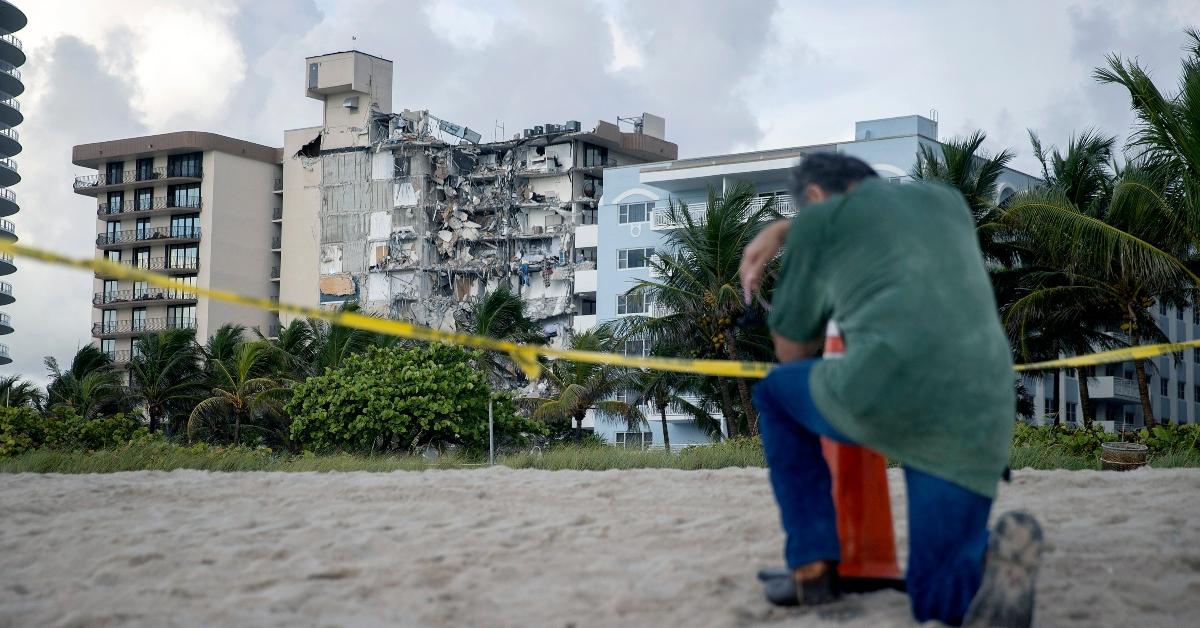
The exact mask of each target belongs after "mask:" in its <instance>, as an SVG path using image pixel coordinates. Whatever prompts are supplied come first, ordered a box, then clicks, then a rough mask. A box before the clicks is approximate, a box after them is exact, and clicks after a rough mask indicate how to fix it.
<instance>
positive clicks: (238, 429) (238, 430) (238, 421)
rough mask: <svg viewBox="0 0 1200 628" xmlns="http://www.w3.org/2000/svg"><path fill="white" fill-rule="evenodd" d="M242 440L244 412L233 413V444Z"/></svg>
mask: <svg viewBox="0 0 1200 628" xmlns="http://www.w3.org/2000/svg"><path fill="white" fill-rule="evenodd" d="M241 442H242V413H241V412H234V413H233V444H234V445H237V444H240V443H241Z"/></svg>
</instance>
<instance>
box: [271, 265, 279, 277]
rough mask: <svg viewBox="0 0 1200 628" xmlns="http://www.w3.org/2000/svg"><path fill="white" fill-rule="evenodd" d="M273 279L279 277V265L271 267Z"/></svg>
mask: <svg viewBox="0 0 1200 628" xmlns="http://www.w3.org/2000/svg"><path fill="white" fill-rule="evenodd" d="M271 279H279V267H278V266H272V267H271Z"/></svg>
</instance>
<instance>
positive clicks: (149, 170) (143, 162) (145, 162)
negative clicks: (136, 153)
mask: <svg viewBox="0 0 1200 628" xmlns="http://www.w3.org/2000/svg"><path fill="white" fill-rule="evenodd" d="M153 178H154V158H153V157H146V158H145V159H139V160H137V180H138V181H149V180H150V179H153Z"/></svg>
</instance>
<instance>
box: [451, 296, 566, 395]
mask: <svg viewBox="0 0 1200 628" xmlns="http://www.w3.org/2000/svg"><path fill="white" fill-rule="evenodd" d="M455 323H456V325H457V327H458V329H459V331H462V332H465V333H469V334H476V335H480V336H490V337H492V338H496V339H498V340H507V341H510V342H519V343H524V344H539V345H540V344H545V343H546V340H547V338H546V333H545V332H544V331H542V328H541V327H540V326H539V325H538V324H537V323H535V322H533V320H532V319H530V318H529V317H528V316H527V315H526V314H525V302H524V301H523V300H522V299H521V297H520V296H518V295H517V294H515V293H514V292H512V290H510V289H509V288H508V286H507V285H501V286H500V287H499V288H497V289H495V290H492V291H491V292H487V293H485V294H484V295H483V296H481V297H480V298H479V299H478V300H477V301H475V302H474V303H473V304H471V309H470V310H467V311H460V312H459V314H458V315H457V316H456V317H455ZM486 355H487V358H486V359H487V367H488V371H489V372H488V378H489V380H490V381H492V382H493V383H495V384H499V383H502V382H512V381H513V380H514V379H516V378H517V377H519V374H520V370H519V369H515V368H513V364H512V361H511V360H510V359H509V358H508V356H506V355H502V354H499V353H497V352H494V351H489V352H487V354H486Z"/></svg>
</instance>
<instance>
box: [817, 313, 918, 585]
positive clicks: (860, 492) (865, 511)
mask: <svg viewBox="0 0 1200 628" xmlns="http://www.w3.org/2000/svg"><path fill="white" fill-rule="evenodd" d="M845 352H846V344H845V341H844V340H843V339H842V335H841V331H840V330H839V329H838V327H837V324H835V323H834V322H833V321H830V322H829V325H828V327H827V328H826V330H825V357H826V358H837V357H839V356H841V355H842V354H843V353H845ZM821 450H822V452H823V453H824V454H825V462H826V463H827V464H828V465H829V472H830V474H831V475H832V476H833V504H834V508H835V509H836V510H837V526H838V538H839V539H840V540H841V543H842V561H841V563H840V564H839V565H838V574H839V575H841V576H842V577H844V578H872V579H880V580H895V579H899V578H900V566H899V563H898V562H897V561H896V536H895V532H894V531H893V530H892V503H891V498H890V496H889V495H888V481H887V461H886V460H884V458H883V456H881V455H879V454H877V453H875V452H873V451H871V450H870V449H867V448H865V447H859V446H857V445H846V444H843V443H839V442H837V441H834V440H831V439H828V438H822V439H821Z"/></svg>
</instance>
